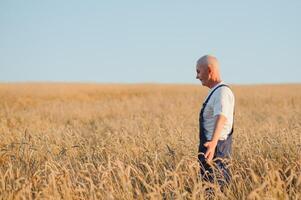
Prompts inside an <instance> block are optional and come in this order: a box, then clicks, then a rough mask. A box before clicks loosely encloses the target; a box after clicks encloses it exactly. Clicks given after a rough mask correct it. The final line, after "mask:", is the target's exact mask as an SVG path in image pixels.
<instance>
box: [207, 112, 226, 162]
mask: <svg viewBox="0 0 301 200" xmlns="http://www.w3.org/2000/svg"><path fill="white" fill-rule="evenodd" d="M226 120H227V118H226V117H225V116H224V115H217V119H216V123H215V128H214V132H213V136H212V140H211V141H208V142H206V143H205V144H204V146H205V147H207V151H206V153H205V158H206V159H207V161H208V162H210V161H211V160H212V159H213V156H214V152H215V148H216V145H217V142H218V139H219V137H220V135H221V132H222V130H223V127H224V125H225V123H226Z"/></svg>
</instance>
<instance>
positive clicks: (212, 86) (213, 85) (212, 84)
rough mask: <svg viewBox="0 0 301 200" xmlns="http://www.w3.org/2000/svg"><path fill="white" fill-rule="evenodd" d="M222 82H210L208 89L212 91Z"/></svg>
mask: <svg viewBox="0 0 301 200" xmlns="http://www.w3.org/2000/svg"><path fill="white" fill-rule="evenodd" d="M221 82H222V80H216V81H212V82H211V83H210V85H209V88H210V89H212V88H214V87H215V86H216V85H218V84H219V83H221Z"/></svg>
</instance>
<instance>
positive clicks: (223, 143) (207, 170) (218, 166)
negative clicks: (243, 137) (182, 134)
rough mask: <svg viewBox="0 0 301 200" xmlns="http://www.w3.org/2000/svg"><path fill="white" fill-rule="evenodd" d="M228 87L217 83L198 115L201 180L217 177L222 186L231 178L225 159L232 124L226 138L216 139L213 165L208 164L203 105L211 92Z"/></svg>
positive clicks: (228, 155) (229, 144) (210, 180)
mask: <svg viewBox="0 0 301 200" xmlns="http://www.w3.org/2000/svg"><path fill="white" fill-rule="evenodd" d="M223 86H224V87H229V86H227V85H224V84H222V85H219V86H218V87H216V88H215V89H214V90H213V91H212V92H211V93H210V94H209V96H208V98H207V99H206V101H205V102H204V103H203V107H202V109H201V112H200V116H199V130H200V133H199V134H200V135H199V137H200V144H199V152H198V160H199V164H200V173H201V174H200V175H201V177H202V179H203V180H205V181H209V182H214V180H215V178H216V179H217V182H218V183H219V184H220V185H221V186H223V185H224V184H225V183H229V182H230V179H231V175H230V171H229V169H228V166H227V165H228V162H227V159H228V158H229V157H230V155H231V147H232V133H233V126H232V129H231V132H230V133H229V134H228V137H227V139H225V140H218V143H217V145H216V149H215V153H214V157H213V165H214V166H212V165H209V164H208V163H207V161H206V160H205V157H204V155H205V153H206V151H207V148H206V147H205V146H204V144H205V143H206V142H207V141H209V140H207V138H206V136H205V130H204V116H203V114H204V110H205V107H206V105H207V103H208V101H209V99H210V98H211V96H212V94H213V93H214V92H215V90H217V89H218V88H220V87H223Z"/></svg>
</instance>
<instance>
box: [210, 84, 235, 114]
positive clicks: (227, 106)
mask: <svg viewBox="0 0 301 200" xmlns="http://www.w3.org/2000/svg"><path fill="white" fill-rule="evenodd" d="M233 110H234V96H233V93H232V91H231V90H230V89H229V88H221V90H220V91H219V92H218V93H217V95H216V98H215V99H214V105H213V116H216V115H224V116H225V117H226V118H227V119H229V117H231V116H232V114H233Z"/></svg>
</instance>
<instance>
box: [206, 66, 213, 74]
mask: <svg viewBox="0 0 301 200" xmlns="http://www.w3.org/2000/svg"><path fill="white" fill-rule="evenodd" d="M207 69H208V74H210V75H211V73H212V68H211V66H210V65H208V68H207Z"/></svg>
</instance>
